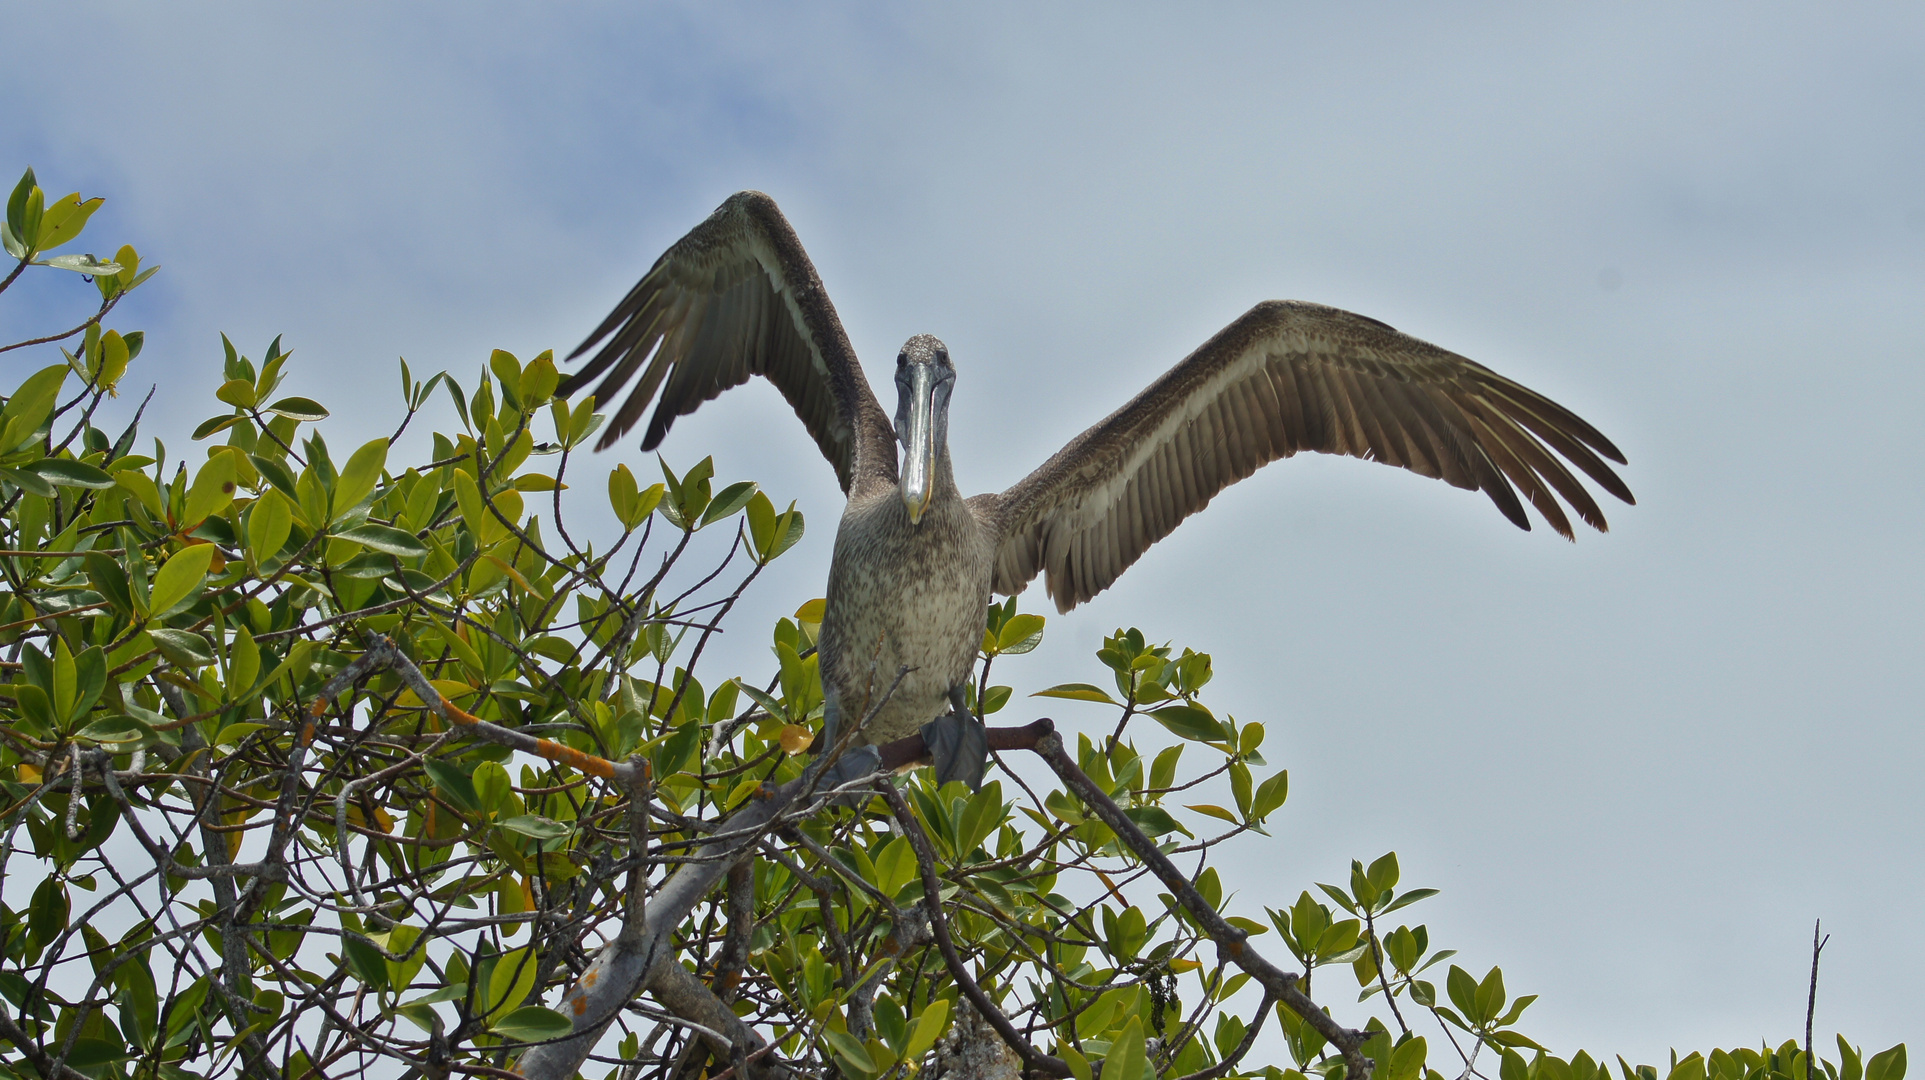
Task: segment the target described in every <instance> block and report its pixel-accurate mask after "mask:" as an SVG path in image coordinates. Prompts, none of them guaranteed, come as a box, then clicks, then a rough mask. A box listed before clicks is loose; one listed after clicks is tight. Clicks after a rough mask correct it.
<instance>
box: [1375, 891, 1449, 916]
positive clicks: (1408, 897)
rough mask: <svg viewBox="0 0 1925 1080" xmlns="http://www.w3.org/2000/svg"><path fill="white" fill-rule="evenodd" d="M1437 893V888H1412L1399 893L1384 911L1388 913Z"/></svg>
mask: <svg viewBox="0 0 1925 1080" xmlns="http://www.w3.org/2000/svg"><path fill="white" fill-rule="evenodd" d="M1436 895H1437V890H1436V889H1412V890H1410V891H1409V892H1407V893H1401V894H1399V895H1398V897H1397V899H1395V900H1392V901H1391V902H1390V906H1389V907H1387V908H1385V909H1384V912H1383V913H1384V914H1386V915H1388V914H1390V913H1391V912H1393V911H1396V910H1397V909H1398V908H1400V907H1407V906H1409V905H1411V904H1414V903H1416V902H1417V901H1419V900H1427V899H1429V898H1430V897H1433V896H1436Z"/></svg>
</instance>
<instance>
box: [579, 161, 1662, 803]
mask: <svg viewBox="0 0 1925 1080" xmlns="http://www.w3.org/2000/svg"><path fill="white" fill-rule="evenodd" d="M597 345H599V346H600V348H599V349H598V350H597V351H596V352H595V354H594V356H593V357H591V358H590V359H589V361H588V362H587V364H586V365H585V366H583V367H582V368H581V369H580V370H578V371H576V372H574V373H573V374H572V375H570V376H569V378H568V380H567V382H566V383H565V384H564V385H563V386H562V387H561V389H560V393H562V394H563V395H569V394H572V393H574V392H575V391H577V390H578V389H580V388H581V387H582V386H585V385H587V383H588V382H589V381H591V380H593V379H595V378H597V377H600V378H601V382H600V384H599V385H598V386H597V387H596V388H595V398H596V400H597V401H603V402H610V401H612V400H613V399H614V397H615V395H616V394H618V393H619V392H620V391H621V390H622V388H623V387H625V386H627V385H628V383H629V381H630V380H631V379H633V378H635V376H636V374H637V373H638V372H639V373H640V378H639V379H638V380H637V381H636V382H635V387H634V389H633V390H632V391H631V392H630V393H629V395H628V397H627V399H626V400H624V401H623V402H622V404H621V407H620V408H619V409H618V410H617V411H616V412H615V415H614V418H613V422H611V423H610V424H609V425H608V426H607V428H606V433H605V434H603V435H602V437H601V439H600V441H599V442H598V443H597V444H596V449H597V450H604V449H607V448H608V447H609V446H610V445H612V444H613V443H614V442H615V441H616V440H617V439H619V438H621V437H622V435H623V434H625V433H626V432H628V431H629V430H630V429H631V428H633V427H634V426H635V424H636V422H637V421H639V420H640V419H641V416H642V413H643V411H644V410H646V409H647V408H648V406H649V405H650V403H651V402H654V401H656V400H657V398H658V397H659V399H660V403H659V404H658V405H656V407H655V412H654V415H653V416H652V417H651V418H650V420H649V423H648V430H647V433H646V434H645V436H644V437H643V440H642V449H643V450H653V449H655V447H657V446H658V445H660V444H661V442H662V440H663V438H664V437H665V436H666V435H667V434H668V430H669V427H670V426H671V425H672V424H673V423H674V422H675V418H676V417H678V416H685V415H687V414H689V413H692V412H694V411H695V410H696V408H698V407H699V406H700V405H701V404H702V402H704V401H707V400H709V399H711V398H713V397H715V396H716V395H718V394H720V393H721V392H722V391H724V390H726V389H728V388H730V387H732V386H739V385H741V384H742V383H744V382H747V381H748V379H749V376H751V375H761V376H763V377H764V378H766V379H768V380H769V381H770V382H772V383H774V384H775V386H776V388H777V389H778V390H780V391H781V392H782V395H783V397H785V398H787V399H788V402H789V404H790V405H791V406H792V407H794V409H795V413H796V415H797V416H798V417H800V418H801V420H802V423H803V426H804V427H805V428H807V429H808V432H809V435H810V437H811V438H813V439H814V440H815V443H816V445H817V446H818V447H820V448H821V450H822V455H823V456H824V457H825V458H827V459H828V460H829V464H830V465H832V466H834V468H835V471H836V478H837V479H838V480H839V481H840V482H841V485H842V490H843V492H844V493H845V494H846V495H847V496H848V506H847V507H846V508H845V509H844V511H843V514H842V522H841V525H840V527H839V528H838V530H837V532H836V542H835V554H834V556H833V558H832V559H831V560H830V563H829V583H828V592H827V597H826V599H827V606H826V608H825V610H824V613H823V618H822V629H821V633H820V636H819V638H818V641H817V649H818V654H819V660H820V668H821V672H822V689H823V696H824V705H825V708H824V713H825V718H824V735H825V737H824V739H823V740H822V741H820V742H819V743H818V744H817V745H818V746H833V745H834V744H835V741H836V737H837V734H838V732H839V730H840V725H841V724H843V723H844V722H847V721H849V719H850V718H858V719H859V718H862V717H864V716H869V719H868V721H867V722H866V724H865V725H864V727H863V729H862V730H861V731H859V732H857V733H856V734H855V737H854V738H853V739H851V740H850V741H851V743H852V744H853V745H854V746H855V747H856V749H855V750H853V751H851V752H849V753H846V754H845V755H844V756H843V758H842V759H841V761H839V762H838V763H837V766H836V768H835V769H834V770H832V771H831V773H830V774H829V775H830V777H831V779H832V780H833V781H836V782H846V781H847V780H850V779H854V778H855V777H858V776H863V775H867V774H868V773H869V772H873V771H874V769H875V767H876V764H877V763H878V762H879V760H880V758H879V756H878V755H877V754H876V752H875V749H874V748H875V747H876V746H878V745H880V744H883V743H887V742H890V741H892V740H895V739H899V738H903V737H905V736H907V735H909V734H911V733H913V732H917V731H920V732H921V733H922V735H923V738H924V740H925V742H926V743H927V744H928V746H929V748H930V752H931V756H932V759H933V761H934V764H935V768H936V770H937V776H938V778H939V779H941V780H944V781H948V780H961V781H963V782H965V783H967V784H969V785H970V786H971V787H975V786H978V785H979V784H980V783H981V781H982V777H983V772H984V769H985V768H986V758H987V743H986V739H985V736H984V729H983V725H982V721H981V719H980V718H979V717H976V716H974V715H972V714H971V713H970V711H969V710H968V709H967V708H966V707H965V699H964V696H963V688H964V686H965V685H966V684H967V682H968V680H969V675H970V670H971V668H972V667H973V665H974V663H975V659H976V654H977V650H978V648H979V647H980V645H981V643H982V636H983V630H984V626H985V622H986V615H985V613H986V611H987V608H988V603H989V597H990V593H992V592H995V593H1001V594H1004V595H1011V594H1014V593H1019V592H1021V591H1023V589H1024V588H1025V587H1026V586H1027V585H1028V584H1029V583H1030V582H1031V581H1032V580H1034V579H1035V577H1036V575H1037V574H1039V573H1040V574H1042V575H1043V580H1044V583H1045V587H1046V588H1047V589H1048V591H1049V595H1050V598H1051V599H1053V600H1054V601H1055V602H1056V608H1057V610H1058V611H1061V612H1067V611H1068V610H1070V609H1071V608H1073V607H1075V606H1076V605H1078V604H1080V603H1082V602H1083V601H1085V600H1088V599H1090V598H1091V597H1093V596H1095V595H1096V594H1098V593H1100V592H1102V591H1103V590H1104V589H1106V588H1108V587H1109V585H1110V583H1111V582H1114V581H1115V580H1116V578H1117V576H1118V575H1119V574H1121V573H1122V572H1123V571H1124V570H1125V569H1127V568H1128V567H1129V566H1130V565H1131V564H1132V563H1134V562H1136V560H1137V559H1138V558H1139V557H1141V556H1142V554H1143V553H1144V552H1145V551H1146V550H1148V549H1149V547H1150V545H1151V544H1154V543H1155V542H1156V541H1158V540H1159V539H1161V538H1163V537H1164V536H1166V535H1168V534H1169V532H1170V530H1172V529H1174V528H1176V526H1177V524H1178V523H1179V522H1181V521H1182V520H1183V519H1184V518H1186V517H1189V516H1190V515H1191V514H1194V513H1196V512H1197V511H1198V510H1201V509H1203V508H1204V507H1205V506H1207V505H1208V504H1209V502H1210V499H1211V498H1212V497H1213V496H1214V495H1216V493H1217V492H1219V491H1221V490H1223V489H1224V488H1225V487H1227V486H1228V485H1230V484H1232V483H1235V482H1236V481H1238V480H1241V479H1243V478H1244V477H1246V476H1249V475H1250V474H1251V473H1252V472H1255V471H1256V469H1257V468H1258V467H1259V466H1261V465H1263V464H1265V463H1267V462H1270V461H1274V460H1276V459H1277V458H1282V457H1290V456H1291V455H1293V454H1295V453H1297V452H1298V451H1302V450H1314V451H1317V452H1319V453H1327V454H1347V455H1349V456H1351V457H1359V458H1363V459H1365V460H1369V461H1381V462H1384V463H1386V464H1389V465H1396V466H1400V467H1402V468H1405V469H1409V470H1411V471H1412V472H1415V473H1419V474H1421V475H1424V476H1430V477H1435V478H1437V479H1440V480H1443V481H1445V482H1446V483H1449V484H1451V485H1453V486H1456V487H1460V488H1465V489H1469V490H1482V491H1483V492H1484V494H1485V495H1487V496H1489V498H1490V500H1491V501H1492V502H1493V503H1495V504H1496V505H1497V509H1498V510H1499V511H1500V512H1502V513H1503V515H1504V516H1505V517H1506V518H1509V519H1510V520H1511V522H1512V523H1513V524H1515V525H1516V526H1517V527H1518V528H1520V529H1529V528H1530V527H1531V522H1530V518H1529V517H1528V516H1526V514H1525V511H1524V507H1523V504H1522V502H1520V501H1519V499H1518V492H1522V493H1523V496H1524V500H1525V501H1528V502H1529V503H1530V504H1531V505H1532V506H1533V507H1535V508H1536V509H1537V512H1538V514H1539V515H1541V516H1542V517H1543V518H1544V520H1545V521H1546V522H1547V523H1548V524H1549V525H1550V526H1551V528H1553V529H1555V530H1556V531H1557V532H1558V533H1559V534H1561V535H1562V536H1564V537H1565V538H1566V539H1573V538H1574V537H1573V533H1572V529H1571V523H1570V520H1569V518H1567V517H1566V515H1565V513H1564V510H1563V509H1562V507H1560V505H1559V502H1558V499H1559V497H1561V498H1562V499H1563V501H1564V503H1566V504H1568V505H1569V506H1570V508H1571V509H1572V510H1573V511H1575V512H1576V514H1577V516H1578V518H1580V519H1581V520H1582V521H1584V523H1585V524H1587V525H1590V526H1591V527H1593V528H1595V529H1597V530H1598V531H1600V532H1602V531H1604V530H1605V528H1606V525H1605V520H1604V514H1603V513H1602V512H1601V511H1600V510H1599V509H1598V505H1597V502H1596V501H1595V500H1594V499H1593V498H1592V497H1591V495H1590V493H1589V492H1588V491H1587V490H1586V489H1585V487H1584V486H1583V485H1582V484H1580V483H1579V482H1578V480H1577V479H1576V478H1575V477H1574V476H1573V475H1572V474H1571V471H1570V470H1569V469H1568V468H1566V467H1565V464H1564V463H1565V462H1569V463H1570V464H1571V465H1575V466H1576V467H1577V469H1578V470H1579V471H1580V472H1582V473H1583V474H1584V475H1586V476H1588V477H1590V478H1591V480H1592V481H1593V482H1595V483H1596V484H1597V485H1598V486H1600V487H1602V488H1603V489H1604V490H1605V491H1608V492H1610V493H1611V494H1612V495H1615V496H1617V497H1618V498H1619V499H1621V500H1623V501H1624V502H1625V503H1632V502H1634V500H1633V499H1632V496H1631V490H1630V488H1628V487H1626V486H1625V484H1624V481H1623V480H1621V479H1619V478H1618V475H1617V474H1616V473H1615V472H1613V471H1612V470H1611V468H1610V466H1608V465H1606V464H1605V463H1604V461H1602V460H1600V455H1602V457H1605V458H1609V459H1610V460H1612V461H1615V462H1617V463H1618V464H1624V455H1623V454H1622V453H1620V452H1619V451H1618V449H1617V447H1615V446H1613V445H1611V442H1610V440H1609V439H1606V438H1605V437H1604V436H1603V435H1602V434H1600V433H1599V432H1598V431H1597V429H1595V428H1593V427H1592V426H1591V425H1590V424H1588V423H1585V422H1584V421H1583V420H1581V419H1579V418H1578V417H1577V416H1576V415H1575V414H1573V413H1572V412H1570V411H1569V410H1568V409H1565V408H1564V407H1563V406H1561V405H1558V404H1556V403H1555V402H1553V401H1551V400H1550V399H1549V398H1546V397H1544V396H1543V395H1542V394H1538V393H1536V392H1535V391H1532V390H1529V389H1526V388H1525V387H1523V386H1520V385H1518V384H1517V383H1515V382H1512V381H1511V380H1509V379H1506V378H1504V377H1503V376H1502V375H1499V374H1497V373H1496V372H1494V371H1491V370H1490V369H1489V368H1486V367H1484V366H1482V365H1480V364H1477V363H1474V362H1473V361H1471V360H1468V359H1466V358H1464V357H1462V356H1458V355H1457V354H1455V353H1451V352H1447V351H1445V350H1443V349H1440V348H1438V347H1436V346H1434V345H1430V344H1428V343H1426V342H1423V341H1419V340H1418V339H1416V338H1414V337H1410V336H1408V335H1406V334H1402V333H1399V332H1398V331H1397V330H1395V329H1393V328H1391V327H1390V326H1387V325H1385V324H1384V323H1381V322H1378V321H1377V320H1375V319H1370V318H1366V317H1364V316H1362V315H1353V314H1351V313H1350V312H1347V311H1340V310H1338V309H1336V308H1330V307H1324V306H1322V305H1320V304H1311V303H1303V302H1298V301H1285V300H1272V301H1266V302H1264V303H1261V304H1258V305H1257V306H1256V307H1254V308H1251V309H1250V310H1249V312H1247V313H1245V314H1244V315H1243V316H1242V317H1240V318H1238V319H1237V320H1236V321H1235V322H1233V323H1231V324H1230V325H1229V326H1227V327H1225V328H1224V329H1223V330H1222V331H1221V332H1219V333H1218V334H1217V335H1216V336H1215V337H1213V338H1211V339H1210V340H1208V341H1206V342H1204V343H1203V345H1202V346H1201V347H1200V348H1198V349H1197V350H1196V351H1195V352H1193V353H1191V354H1190V355H1189V356H1188V357H1186V358H1185V359H1184V360H1183V361H1182V362H1181V363H1179V364H1177V365H1176V366H1175V367H1173V368H1171V369H1170V370H1169V371H1168V372H1167V373H1165V374H1164V375H1163V376H1162V377H1161V378H1159V379H1157V380H1156V381H1155V382H1153V383H1151V384H1150V385H1149V387H1148V388H1147V389H1145V390H1144V391H1143V392H1142V393H1140V394H1138V395H1136V397H1134V398H1132V399H1131V400H1130V401H1129V402H1128V403H1126V404H1125V405H1123V407H1122V408H1120V409H1118V410H1116V411H1115V412H1113V413H1111V414H1110V415H1109V416H1108V417H1106V418H1104V419H1103V420H1101V421H1099V422H1097V423H1096V425H1095V426H1093V427H1091V428H1089V429H1088V430H1086V431H1084V432H1083V433H1082V434H1081V435H1078V436H1076V438H1074V439H1071V440H1070V442H1069V444H1068V445H1067V446H1065V447H1063V449H1062V450H1060V451H1058V452H1057V453H1056V455H1055V456H1054V457H1052V458H1050V459H1049V460H1048V461H1046V462H1044V463H1043V465H1042V467H1041V468H1039V469H1037V470H1036V471H1035V472H1032V473H1030V474H1029V475H1028V476H1026V477H1024V478H1023V479H1022V480H1020V481H1018V482H1017V484H1016V485H1015V486H1014V487H1011V488H1009V489H1008V490H1007V491H1003V492H1001V493H994V492H992V493H989V494H985V495H977V496H975V497H973V498H969V499H965V498H963V496H962V494H961V492H959V491H957V490H956V481H955V477H954V475H953V474H952V472H951V469H950V460H949V441H948V434H949V399H950V393H951V391H952V390H953V389H954V387H955V383H956V369H955V366H954V364H953V363H952V361H951V359H950V355H949V349H948V347H947V346H945V345H944V344H943V343H942V342H941V341H939V340H937V339H936V338H934V337H931V336H929V335H927V334H919V335H917V336H915V337H912V338H910V339H909V340H908V342H907V343H905V344H904V345H903V347H902V350H901V351H900V352H899V353H898V354H897V355H896V375H895V378H896V402H897V404H896V413H895V422H894V423H893V425H892V424H891V423H890V418H889V414H887V413H886V412H884V411H883V409H882V406H881V405H880V404H879V403H878V402H877V400H876V396H875V394H874V393H873V392H872V391H871V390H870V389H869V382H868V380H867V379H865V378H864V377H863V373H862V367H861V365H860V363H859V362H858V361H857V359H856V354H855V350H854V349H852V348H851V347H850V345H849V338H848V335H847V334H846V333H844V331H843V328H842V323H841V321H840V320H839V319H837V317H836V312H835V308H834V307H833V306H831V305H830V303H829V297H828V295H827V293H826V292H824V290H823V287H822V281H821V279H820V278H818V277H817V276H816V271H815V267H814V266H813V265H811V264H810V262H809V258H808V256H807V255H806V254H804V253H803V250H802V244H801V241H799V240H798V239H797V238H796V235H795V230H794V229H792V228H790V226H789V223H788V221H787V220H785V219H784V218H783V216H782V213H781V211H779V210H777V209H776V205H775V201H774V200H773V199H771V198H769V197H768V196H767V195H764V194H762V193H761V192H756V191H744V192H741V193H739V194H736V195H734V196H731V197H730V198H729V199H728V201H727V202H724V203H723V204H722V205H721V207H720V208H719V209H717V210H716V211H715V213H714V214H713V215H711V216H710V217H709V219H708V220H707V221H704V222H703V223H702V224H700V225H698V226H696V227H695V229H694V230H693V231H692V232H690V233H689V234H688V235H687V236H685V237H683V238H682V239H681V240H680V241H678V242H677V243H676V244H675V246H674V247H671V248H669V249H668V251H667V252H666V253H665V254H664V255H662V257H661V258H660V259H657V260H656V262H655V265H654V266H653V267H651V268H650V269H649V271H648V273H647V274H645V275H643V276H642V279H641V281H640V282H638V283H637V284H636V285H635V287H634V288H633V289H631V290H629V292H628V295H627V296H626V297H624V298H623V299H622V301H621V303H620V304H619V305H617V306H616V308H615V310H614V311H613V312H612V313H611V314H610V315H609V316H608V317H607V318H606V319H604V320H603V321H602V324H601V325H600V326H598V327H596V328H595V331H594V333H592V334H590V335H589V336H588V338H587V340H586V341H584V342H583V343H582V345H581V346H580V347H579V348H577V349H576V350H575V351H574V352H573V353H572V354H570V356H569V359H570V360H574V359H576V358H578V357H580V356H582V355H583V354H584V353H586V352H588V351H589V350H591V349H595V348H596V346H597ZM898 444H900V457H899V456H898ZM1560 458H1562V460H1561V461H1560V460H1559V459H1560ZM903 668H907V673H906V674H903V675H900V678H899V679H898V673H899V671H900V670H901V669H903ZM892 686H893V688H892ZM878 702H879V706H878ZM872 709H873V715H870V714H871V712H872Z"/></svg>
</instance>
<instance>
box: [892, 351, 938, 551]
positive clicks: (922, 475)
mask: <svg viewBox="0 0 1925 1080" xmlns="http://www.w3.org/2000/svg"><path fill="white" fill-rule="evenodd" d="M909 378H910V384H909V388H908V390H909V402H908V405H909V409H908V412H909V423H908V425H907V430H905V431H903V432H902V433H901V437H902V446H903V455H902V503H903V505H904V506H907V507H908V508H909V521H910V523H911V524H920V523H921V522H922V515H923V514H924V513H926V512H927V511H928V509H929V500H930V498H931V497H932V496H933V495H934V493H935V490H936V481H935V477H936V369H935V368H934V367H932V366H931V365H929V364H916V365H914V367H912V368H911V370H910V374H909Z"/></svg>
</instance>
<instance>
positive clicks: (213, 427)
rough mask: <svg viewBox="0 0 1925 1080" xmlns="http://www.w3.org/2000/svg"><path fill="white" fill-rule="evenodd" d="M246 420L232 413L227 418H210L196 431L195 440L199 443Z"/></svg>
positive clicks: (203, 421)
mask: <svg viewBox="0 0 1925 1080" xmlns="http://www.w3.org/2000/svg"><path fill="white" fill-rule="evenodd" d="M246 419H247V417H245V416H235V415H234V414H232V413H229V414H228V415H226V416H210V417H208V418H207V419H205V420H202V421H201V423H200V426H199V427H197V428H195V429H194V434H193V439H194V441H195V442H199V441H201V440H202V439H205V438H207V437H208V436H209V435H218V434H220V433H221V432H223V431H226V430H227V429H228V428H231V427H233V426H234V425H235V424H238V423H240V422H241V421H243V420H246Z"/></svg>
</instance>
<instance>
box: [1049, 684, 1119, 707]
mask: <svg viewBox="0 0 1925 1080" xmlns="http://www.w3.org/2000/svg"><path fill="white" fill-rule="evenodd" d="M1029 696H1030V697H1053V698H1065V699H1068V700H1070V701H1094V702H1098V703H1100V704H1103V705H1121V704H1122V702H1120V701H1118V700H1116V699H1115V698H1113V697H1111V696H1109V695H1108V694H1106V693H1104V692H1103V691H1102V690H1100V689H1098V688H1097V687H1094V686H1091V685H1090V684H1089V683H1080V682H1072V683H1059V684H1058V685H1056V686H1052V687H1050V688H1049V689H1047V690H1038V691H1036V692H1035V693H1033V694H1031V695H1029Z"/></svg>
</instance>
